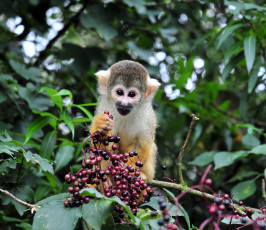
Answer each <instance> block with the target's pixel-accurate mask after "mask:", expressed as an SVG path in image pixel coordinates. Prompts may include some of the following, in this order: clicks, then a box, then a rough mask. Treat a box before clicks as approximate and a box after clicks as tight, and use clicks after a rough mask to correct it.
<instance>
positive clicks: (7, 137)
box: [0, 131, 12, 142]
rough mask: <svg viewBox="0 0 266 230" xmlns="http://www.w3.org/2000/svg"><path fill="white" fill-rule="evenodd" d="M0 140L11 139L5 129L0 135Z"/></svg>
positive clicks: (7, 140) (6, 140)
mask: <svg viewBox="0 0 266 230" xmlns="http://www.w3.org/2000/svg"><path fill="white" fill-rule="evenodd" d="M0 141H3V142H9V141H12V138H11V137H10V136H9V134H8V132H7V131H5V133H4V134H3V136H2V135H0Z"/></svg>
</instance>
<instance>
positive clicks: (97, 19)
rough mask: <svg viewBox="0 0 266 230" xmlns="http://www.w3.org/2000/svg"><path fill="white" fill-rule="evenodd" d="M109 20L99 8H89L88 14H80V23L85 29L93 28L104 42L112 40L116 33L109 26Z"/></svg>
mask: <svg viewBox="0 0 266 230" xmlns="http://www.w3.org/2000/svg"><path fill="white" fill-rule="evenodd" d="M110 20H112V19H111V18H108V17H107V15H106V14H105V13H104V11H103V9H102V8H101V7H93V8H91V12H90V14H82V15H81V16H80V22H81V24H82V25H83V26H84V28H86V29H91V28H94V29H96V31H97V32H98V34H99V35H100V36H101V37H103V38H104V39H105V40H106V41H109V40H111V39H113V38H114V37H115V36H116V35H117V31H116V30H115V29H114V28H113V27H112V26H110Z"/></svg>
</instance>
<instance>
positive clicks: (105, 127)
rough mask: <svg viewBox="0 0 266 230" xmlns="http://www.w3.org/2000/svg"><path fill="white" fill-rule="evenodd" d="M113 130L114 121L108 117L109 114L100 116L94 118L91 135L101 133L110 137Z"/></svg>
mask: <svg viewBox="0 0 266 230" xmlns="http://www.w3.org/2000/svg"><path fill="white" fill-rule="evenodd" d="M112 129H113V120H112V119H111V118H110V117H108V115H107V114H98V115H96V116H95V118H94V121H93V124H92V126H91V130H90V132H91V134H92V133H94V132H99V133H101V134H103V135H110V132H111V130H112Z"/></svg>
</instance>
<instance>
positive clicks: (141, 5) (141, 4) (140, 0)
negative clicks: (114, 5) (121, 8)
mask: <svg viewBox="0 0 266 230" xmlns="http://www.w3.org/2000/svg"><path fill="white" fill-rule="evenodd" d="M123 2H124V3H125V4H127V5H128V6H130V7H135V8H136V9H137V11H138V13H139V14H144V13H145V12H146V7H145V1H144V0H134V1H130V0H123Z"/></svg>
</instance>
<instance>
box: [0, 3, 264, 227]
mask: <svg viewBox="0 0 266 230" xmlns="http://www.w3.org/2000/svg"><path fill="white" fill-rule="evenodd" d="M265 12H266V6H265V5H263V1H243V2H240V1H222V0H221V1H215V2H214V1H206V0H201V1H190V0H187V1H170V0H163V1H145V0H137V1H129V0H121V1H119V0H113V1H112V0H105V1H104V0H103V1H87V0H84V1H82V0H73V1H67V0H66V1H58V0H14V1H9V0H1V1H0V131H1V132H2V134H1V136H0V141H1V142H0V154H1V155H0V177H1V178H0V186H1V188H4V189H7V190H8V191H10V192H11V193H13V194H14V195H16V196H17V197H19V198H21V199H22V200H25V201H27V202H31V203H36V202H38V201H40V200H41V199H43V198H45V197H47V196H49V195H53V194H58V193H61V192H65V191H66V188H67V186H66V185H65V184H64V181H63V176H64V174H65V173H66V172H68V171H69V169H70V168H71V170H75V169H77V168H78V166H79V165H80V162H81V157H80V151H81V143H82V140H83V139H84V138H85V137H86V136H87V134H88V133H87V132H86V131H85V130H86V127H87V125H89V124H90V122H91V120H92V117H93V112H94V108H95V102H97V92H96V81H95V76H94V73H95V72H96V71H98V70H101V69H107V68H109V67H110V65H112V64H113V63H115V62H117V61H119V60H123V59H130V60H136V61H139V62H140V63H142V64H143V65H144V66H145V67H146V68H147V69H148V71H149V73H150V75H151V76H152V77H154V78H157V79H159V80H160V82H161V83H162V87H161V89H160V90H159V92H158V94H157V96H156V100H155V101H154V108H155V109H156V111H157V117H158V121H159V128H158V131H157V145H158V148H159V154H158V165H157V174H156V179H162V178H163V177H168V178H171V179H172V180H173V179H175V181H176V182H178V175H177V170H176V163H177V156H178V153H179V150H180V148H181V146H182V144H183V141H184V138H185V136H186V133H187V131H188V127H189V123H190V120H191V117H190V115H191V114H192V113H194V114H196V115H197V116H198V117H199V118H200V121H199V122H198V123H197V125H196V127H195V129H194V132H193V134H192V137H191V139H190V142H189V146H188V148H187V151H186V153H185V154H184V159H183V162H184V164H183V171H184V177H185V181H186V182H187V183H188V185H193V184H197V183H198V179H199V177H198V176H199V175H198V173H197V172H200V171H203V170H204V168H206V166H207V165H208V164H210V163H213V164H214V167H213V170H212V171H211V173H210V175H209V176H210V177H211V178H212V179H213V181H214V184H213V189H214V190H215V191H217V192H219V191H220V192H225V193H238V192H239V191H242V190H244V189H247V190H246V193H245V194H246V195H243V194H242V193H238V194H236V197H237V198H241V199H245V202H246V204H248V205H249V206H254V207H258V206H263V205H264V206H265V199H263V194H262V192H263V191H262V187H261V179H262V178H263V177H264V178H265V177H266V175H265V174H266V173H265V162H266V145H265V138H266V135H265V133H266V132H265V129H266V119H265V118H266V115H265V114H266V94H265V84H266V77H265V58H266V54H265V53H266V51H265V49H266V47H265V45H266V41H265V38H266V30H265V23H266V15H265ZM27 130H28V131H27ZM162 164H165V165H166V166H167V170H166V171H162V170H161V165H162ZM241 183H242V184H241ZM243 183H244V184H243ZM236 186H239V187H236ZM0 198H2V199H1V204H0V207H1V208H0V223H1V224H2V225H4V226H6V224H7V223H9V227H6V229H14V228H15V226H16V227H17V228H23V229H30V228H31V223H32V215H31V214H30V213H29V212H28V211H26V212H24V210H25V207H22V206H21V205H19V204H17V203H16V202H14V201H12V200H11V199H10V198H8V197H6V196H5V195H2V194H0ZM192 200H193V201H192ZM10 203H12V205H9V204H10ZM182 205H183V207H185V208H186V210H187V211H188V212H189V215H190V218H191V222H192V223H193V224H194V225H195V226H198V225H199V224H200V223H201V222H202V221H203V220H204V219H205V218H206V216H207V215H208V214H207V212H206V209H204V203H203V200H202V199H200V198H193V199H186V200H184V203H183V204H182ZM193 207H196V208H193Z"/></svg>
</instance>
